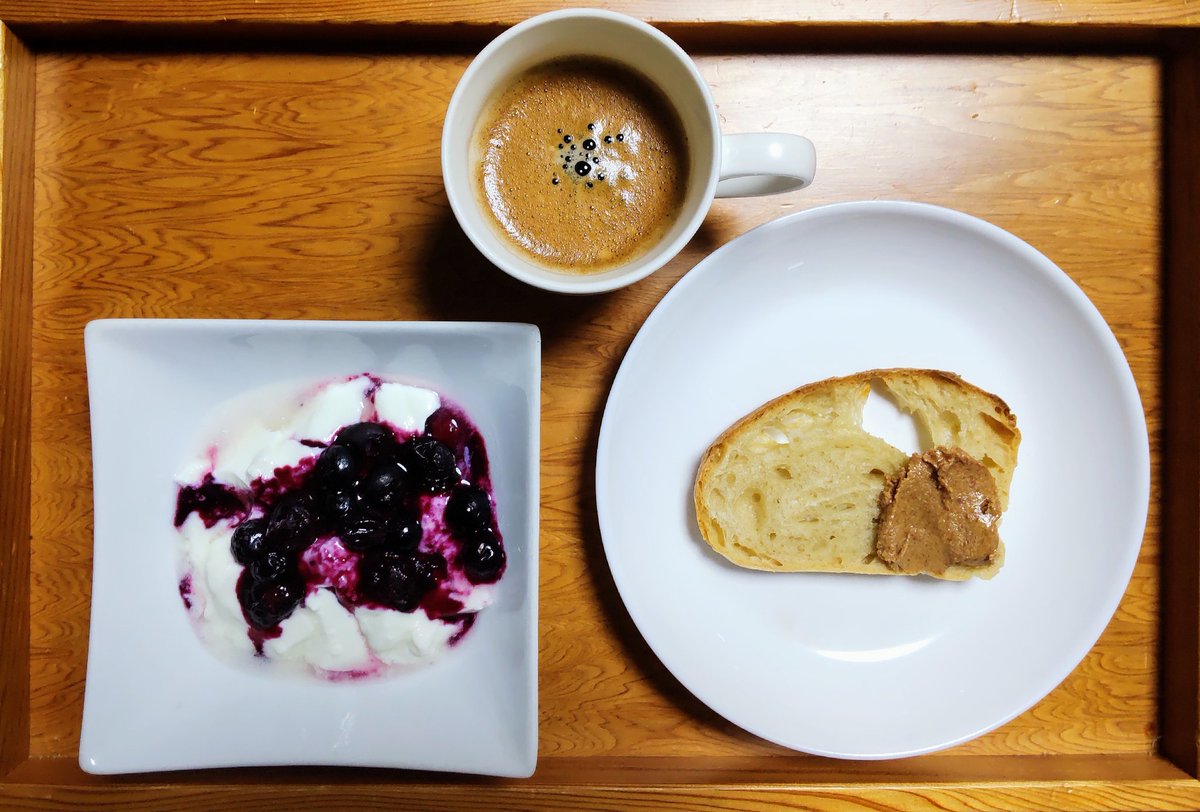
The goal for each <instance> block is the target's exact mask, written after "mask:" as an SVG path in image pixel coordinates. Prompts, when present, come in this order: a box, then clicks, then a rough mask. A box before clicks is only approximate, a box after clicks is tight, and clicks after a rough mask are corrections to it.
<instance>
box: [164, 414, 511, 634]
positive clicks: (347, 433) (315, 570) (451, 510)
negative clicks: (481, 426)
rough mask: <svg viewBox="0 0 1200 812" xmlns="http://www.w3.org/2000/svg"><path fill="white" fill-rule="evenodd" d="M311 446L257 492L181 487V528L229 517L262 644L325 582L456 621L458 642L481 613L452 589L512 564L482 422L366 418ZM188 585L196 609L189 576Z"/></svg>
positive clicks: (209, 484)
mask: <svg viewBox="0 0 1200 812" xmlns="http://www.w3.org/2000/svg"><path fill="white" fill-rule="evenodd" d="M306 445H311V446H312V447H313V448H314V449H320V453H319V454H316V455H314V456H313V457H310V458H308V459H306V460H304V461H303V462H302V463H300V464H299V465H297V466H294V467H285V468H278V469H276V470H275V472H274V474H273V476H272V477H270V478H269V479H258V480H255V481H254V482H253V483H251V485H250V489H249V491H248V492H246V491H239V490H235V489H233V488H231V487H228V486H225V485H222V484H220V483H217V482H215V481H214V480H213V477H212V474H211V473H210V474H207V475H205V477H204V479H203V481H202V482H201V483H200V484H199V485H196V486H185V487H182V488H180V490H179V497H178V500H177V503H176V510H175V525H176V527H178V526H180V525H182V524H183V522H184V521H185V520H186V519H187V517H188V516H189V515H190V514H192V513H197V514H198V515H199V516H200V518H201V519H202V520H203V521H204V524H205V526H206V527H212V526H213V525H214V524H216V523H217V522H218V521H221V520H224V519H230V520H232V523H233V525H234V527H235V529H234V533H233V538H232V540H231V544H230V546H231V551H232V553H233V556H234V558H235V559H236V560H237V561H238V563H240V564H242V565H243V567H244V569H243V572H242V574H241V576H240V578H239V579H238V583H237V596H238V601H239V603H240V604H241V607H242V613H243V615H244V617H245V619H246V623H247V625H248V627H249V631H248V633H249V636H250V639H251V640H252V641H253V642H254V645H255V649H256V650H257V651H258V652H259V653H260V654H261V653H262V650H263V644H264V643H265V641H266V640H269V639H271V638H275V637H278V636H279V635H280V634H281V633H282V629H281V624H282V623H283V621H284V620H286V619H287V618H288V617H289V616H290V615H291V614H292V612H294V611H295V609H296V608H297V607H298V606H301V605H303V604H304V601H305V598H306V597H307V595H309V594H310V593H311V592H312V591H314V590H316V589H321V588H328V589H331V590H332V591H333V592H334V594H335V595H336V596H337V598H338V600H339V601H340V602H341V603H342V605H343V606H345V607H346V608H347V609H350V610H353V609H354V608H355V607H359V606H364V607H371V608H386V609H394V610H397V611H401V612H414V611H417V610H418V609H419V610H421V611H423V612H425V614H426V615H427V616H428V617H430V618H432V619H440V620H443V621H445V622H448V623H456V624H458V625H459V630H458V631H457V632H456V633H455V636H454V637H453V638H452V640H451V642H452V643H453V642H457V641H458V640H459V639H461V638H462V636H463V635H465V634H466V632H467V631H468V630H469V629H470V628H471V625H472V623H473V622H474V614H473V613H470V612H467V613H464V611H463V609H464V607H463V604H462V603H461V602H460V601H459V600H458V599H457V598H455V597H454V594H459V595H462V594H464V593H466V592H469V591H470V588H471V585H472V584H486V583H494V582H495V581H498V580H499V579H500V578H501V576H503V574H504V570H505V567H506V566H507V561H506V556H505V552H504V545H503V541H502V539H501V537H500V531H499V528H498V526H497V524H496V518H495V507H494V506H495V499H494V497H493V496H492V488H491V479H490V473H489V468H488V461H487V451H486V446H485V444H484V441H483V437H482V436H481V435H480V434H479V431H478V429H477V428H476V427H475V426H474V424H472V423H471V422H470V420H468V419H467V417H466V415H465V414H463V413H462V411H460V410H459V409H457V408H455V407H453V406H446V405H444V406H442V408H439V409H438V410H437V411H435V412H434V413H433V414H431V415H430V416H429V418H428V419H427V420H426V422H425V430H424V431H423V432H421V433H414V432H404V431H400V430H397V429H395V428H394V427H393V426H391V425H389V424H387V423H382V422H376V421H373V420H368V421H364V422H361V423H355V424H353V425H350V426H345V427H343V428H342V429H341V430H340V431H339V432H338V433H337V435H336V436H335V437H334V439H333V441H332V442H330V443H328V444H322V443H314V442H311V441H306ZM179 591H180V595H181V597H182V598H183V600H184V603H185V605H187V606H189V607H190V604H191V597H190V593H191V582H190V579H189V578H185V579H184V580H183V581H181V582H180V584H179Z"/></svg>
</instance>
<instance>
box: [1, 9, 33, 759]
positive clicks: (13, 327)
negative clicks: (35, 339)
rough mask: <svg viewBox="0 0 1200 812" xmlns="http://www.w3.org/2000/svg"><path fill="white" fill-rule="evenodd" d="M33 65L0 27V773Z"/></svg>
mask: <svg viewBox="0 0 1200 812" xmlns="http://www.w3.org/2000/svg"><path fill="white" fill-rule="evenodd" d="M34 67H35V62H34V57H33V55H32V54H31V53H30V52H29V51H28V50H27V49H26V48H25V46H24V45H23V44H22V43H21V42H20V41H19V40H18V39H17V38H16V37H14V36H13V34H12V32H11V31H9V30H8V28H7V27H5V26H3V25H0V652H4V654H3V656H0V775H3V774H4V773H6V772H8V770H9V769H11V768H12V767H14V766H15V765H16V764H18V763H20V762H21V761H23V760H24V759H25V757H26V754H27V752H28V748H29V712H28V706H29V659H28V651H29V414H30V369H31V364H32V355H31V348H30V338H31V335H30V329H29V326H30V321H31V306H32V301H33V299H32V278H33V275H32V269H33V126H32V125H33V98H34Z"/></svg>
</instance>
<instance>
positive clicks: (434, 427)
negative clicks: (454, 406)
mask: <svg viewBox="0 0 1200 812" xmlns="http://www.w3.org/2000/svg"><path fill="white" fill-rule="evenodd" d="M466 432H467V427H466V426H464V425H463V422H462V421H461V420H459V419H458V415H457V414H456V413H455V412H453V411H452V410H450V409H447V408H445V407H443V408H441V409H438V410H436V411H435V412H434V413H433V414H431V415H429V417H427V418H425V433H426V434H428V435H429V436H430V437H432V438H433V439H435V440H437V441H438V442H440V443H445V444H446V445H448V446H450V447H452V448H453V447H454V446H456V445H458V444H459V442H460V441H461V440H462V438H463V435H464V434H466Z"/></svg>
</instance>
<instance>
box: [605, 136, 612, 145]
mask: <svg viewBox="0 0 1200 812" xmlns="http://www.w3.org/2000/svg"><path fill="white" fill-rule="evenodd" d="M604 143H606V144H611V143H612V136H611V135H606V136H604Z"/></svg>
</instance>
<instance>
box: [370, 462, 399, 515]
mask: <svg viewBox="0 0 1200 812" xmlns="http://www.w3.org/2000/svg"><path fill="white" fill-rule="evenodd" d="M408 480H409V475H408V469H407V468H405V467H404V465H403V464H402V463H400V462H398V461H396V460H383V461H381V462H379V463H378V464H377V465H376V466H375V467H374V468H372V469H371V471H370V473H368V474H367V475H366V476H365V477H364V478H363V481H362V484H361V485H360V486H359V487H360V492H361V493H362V496H363V499H364V500H366V501H367V502H368V503H369V504H371V505H374V506H376V507H381V508H389V507H393V506H395V505H398V504H399V503H400V501H401V500H402V499H403V498H404V493H405V491H407V490H408Z"/></svg>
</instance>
